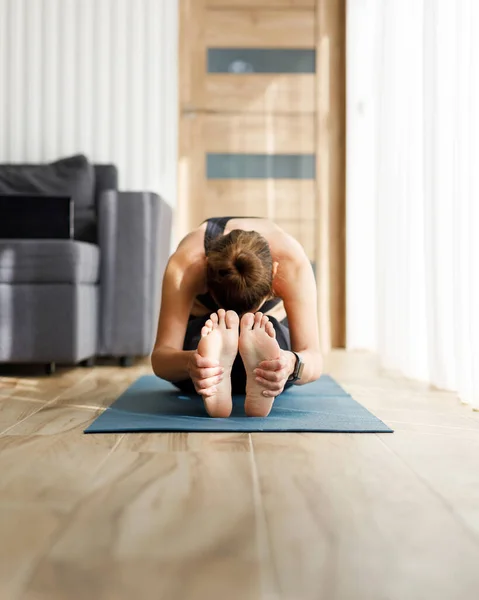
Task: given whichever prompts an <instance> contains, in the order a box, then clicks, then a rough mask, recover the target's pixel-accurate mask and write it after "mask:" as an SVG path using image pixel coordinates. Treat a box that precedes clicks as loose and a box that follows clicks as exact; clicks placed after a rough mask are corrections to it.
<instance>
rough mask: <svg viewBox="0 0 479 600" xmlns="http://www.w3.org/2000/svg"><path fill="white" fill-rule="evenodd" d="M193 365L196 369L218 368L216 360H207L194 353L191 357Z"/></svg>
mask: <svg viewBox="0 0 479 600" xmlns="http://www.w3.org/2000/svg"><path fill="white" fill-rule="evenodd" d="M193 364H194V365H195V366H197V367H198V368H202V367H204V368H208V367H218V366H219V364H220V363H219V362H218V361H217V360H213V359H212V358H207V357H206V356H201V355H200V354H198V352H196V353H195V354H194V355H193Z"/></svg>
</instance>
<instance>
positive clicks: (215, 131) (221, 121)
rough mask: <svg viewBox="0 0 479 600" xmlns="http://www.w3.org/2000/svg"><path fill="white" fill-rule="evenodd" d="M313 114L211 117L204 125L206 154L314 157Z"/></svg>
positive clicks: (210, 115)
mask: <svg viewBox="0 0 479 600" xmlns="http://www.w3.org/2000/svg"><path fill="white" fill-rule="evenodd" d="M314 125H315V122H314V116H313V115H302V114H299V115H283V114H275V113H269V114H268V113H264V114H245V113H240V114H224V113H219V114H209V115H205V116H204V119H203V126H202V136H203V139H204V144H205V146H204V148H205V152H235V153H236V152H244V153H249V154H251V153H261V154H262V153H272V154H278V153H283V154H314V152H315V141H316V140H315V134H314Z"/></svg>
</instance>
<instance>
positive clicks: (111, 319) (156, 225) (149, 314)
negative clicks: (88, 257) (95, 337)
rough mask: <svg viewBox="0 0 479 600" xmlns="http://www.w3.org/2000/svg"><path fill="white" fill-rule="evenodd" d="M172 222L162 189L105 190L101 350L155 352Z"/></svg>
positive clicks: (102, 205) (101, 201) (101, 238)
mask: <svg viewBox="0 0 479 600" xmlns="http://www.w3.org/2000/svg"><path fill="white" fill-rule="evenodd" d="M171 221H172V211H171V207H170V206H169V204H167V203H166V202H165V201H164V200H163V199H162V198H160V197H159V196H158V195H157V194H153V193H150V192H118V191H114V190H108V191H105V192H103V193H102V194H101V196H100V199H99V207H98V225H99V232H98V241H99V245H100V261H101V262H100V303H101V305H100V331H99V343H98V346H99V352H98V353H99V354H100V355H103V356H146V355H147V354H149V353H150V352H151V349H152V345H153V341H154V337H155V333H156V324H157V317H158V314H157V313H158V308H159V301H160V288H161V281H162V278H163V273H164V270H165V267H166V263H167V261H168V258H169V253H170V239H171Z"/></svg>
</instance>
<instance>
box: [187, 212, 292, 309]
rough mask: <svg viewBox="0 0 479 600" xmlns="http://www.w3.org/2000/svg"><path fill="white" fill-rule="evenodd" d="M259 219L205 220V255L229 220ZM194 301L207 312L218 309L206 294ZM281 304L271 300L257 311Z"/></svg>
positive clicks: (219, 218)
mask: <svg viewBox="0 0 479 600" xmlns="http://www.w3.org/2000/svg"><path fill="white" fill-rule="evenodd" d="M246 218H248V219H260V218H261V217H212V218H211V219H206V221H203V223H206V231H205V242H204V243H205V254H206V255H207V256H208V250H209V249H210V246H211V242H212V241H213V240H215V239H216V238H217V237H219V236H220V235H223V234H224V231H225V227H226V224H227V223H228V221H230V220H231V219H246ZM196 299H197V300H198V301H199V302H201V304H203V306H205V307H206V308H207V309H208V310H211V311H212V312H216V311H217V310H218V309H219V308H220V307H219V306H218V305H217V304H216V302H215V301H214V300H213V298H212V297H211V294H210V293H209V292H207V293H206V294H200V295H199V296H196ZM280 302H281V298H273V299H272V300H267V301H266V302H265V303H264V304H263V305H262V306H261V308H260V309H259V310H260V311H261V312H267V311H268V310H271V309H272V308H273V307H274V306H276V305H277V304H279V303H280Z"/></svg>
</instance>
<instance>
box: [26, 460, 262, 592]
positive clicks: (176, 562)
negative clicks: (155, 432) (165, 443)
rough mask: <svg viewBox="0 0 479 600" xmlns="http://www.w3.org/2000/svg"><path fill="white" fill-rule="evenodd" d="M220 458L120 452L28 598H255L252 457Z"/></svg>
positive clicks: (258, 583) (49, 557) (51, 555)
mask: <svg viewBox="0 0 479 600" xmlns="http://www.w3.org/2000/svg"><path fill="white" fill-rule="evenodd" d="M224 456H225V455H224V454H222V453H208V452H206V453H205V452H200V453H162V454H149V453H136V452H121V451H118V452H116V453H115V454H114V455H113V457H112V460H111V462H110V461H109V464H108V468H105V472H106V478H107V479H106V481H107V483H106V484H105V485H101V486H100V487H99V488H98V489H96V491H95V492H94V493H92V494H91V495H90V496H89V497H88V499H86V500H85V501H84V502H83V504H82V506H81V507H80V509H79V510H78V511H77V513H76V514H75V517H74V518H73V519H72V520H71V521H70V522H69V524H68V526H67V527H65V529H64V531H63V532H62V534H61V535H60V536H58V539H57V541H56V543H55V544H54V546H53V547H52V549H51V551H50V552H49V553H48V555H47V556H46V557H45V559H44V560H43V561H42V562H41V563H40V565H39V566H38V568H37V570H36V572H35V576H34V577H33V579H32V581H31V584H30V586H29V589H28V591H27V593H26V594H25V596H24V598H25V600H28V599H30V598H31V599H33V598H35V599H36V600H43V599H47V598H48V600H55V599H57V598H58V599H61V598H66V597H68V598H73V599H75V598H84V596H83V595H82V593H81V592H83V594H84V593H85V590H86V589H88V595H89V597H93V598H97V599H98V600H103V599H107V598H108V599H110V598H115V600H122V599H130V598H131V597H132V595H134V596H136V597H139V598H142V599H143V598H144V599H149V598H152V599H153V598H171V599H172V600H174V599H180V598H231V599H232V600H244V598H259V597H260V594H261V581H260V565H261V564H262V561H263V560H264V557H262V556H261V554H260V552H259V548H258V545H257V538H256V535H257V531H256V504H255V498H254V494H253V486H252V471H251V461H250V456H249V454H245V453H233V454H228V455H227V456H228V460H227V461H225V460H224V459H223V457H224ZM112 473H114V475H115V478H114V479H113V480H112V479H111V477H112ZM185 573H186V574H187V576H185ZM60 574H61V576H60ZM82 582H88V585H87V588H86V587H85V583H83V585H82ZM82 587H83V590H82V589H81V588H82Z"/></svg>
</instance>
